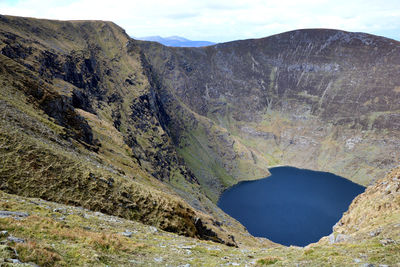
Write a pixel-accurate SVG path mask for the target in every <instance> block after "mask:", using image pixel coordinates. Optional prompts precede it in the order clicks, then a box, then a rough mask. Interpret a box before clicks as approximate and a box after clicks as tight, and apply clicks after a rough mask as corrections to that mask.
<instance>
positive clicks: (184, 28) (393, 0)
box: [0, 0, 400, 42]
mask: <svg viewBox="0 0 400 267" xmlns="http://www.w3.org/2000/svg"><path fill="white" fill-rule="evenodd" d="M0 14H3V15H15V16H26V17H36V18H47V19H59V20H75V19H79V20H86V19H87V20H89V19H90V20H93V19H96V20H110V21H113V22H115V23H117V24H118V25H120V26H121V27H122V28H124V29H125V30H126V32H127V33H128V34H129V35H130V36H133V37H135V36H136V37H144V36H153V35H159V36H163V37H166V36H173V35H178V36H182V37H185V38H188V39H191V40H206V41H213V42H226V41H232V40H238V39H248V38H261V37H266V36H270V35H273V34H277V33H281V32H285V31H290V30H295V29H304V28H331V29H341V30H346V31H356V32H367V33H371V34H376V35H381V36H385V37H389V38H393V39H396V40H400V0H334V1H332V0H298V1H292V0H163V1H162V0H140V1H138V0H130V1H123V0H69V1H67V0H58V1H57V0H0Z"/></svg>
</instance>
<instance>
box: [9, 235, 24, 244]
mask: <svg viewBox="0 0 400 267" xmlns="http://www.w3.org/2000/svg"><path fill="white" fill-rule="evenodd" d="M7 240H8V241H9V242H14V243H25V240H24V239H22V238H18V237H15V236H9V237H7Z"/></svg>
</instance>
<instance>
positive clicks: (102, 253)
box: [0, 168, 400, 266]
mask: <svg viewBox="0 0 400 267" xmlns="http://www.w3.org/2000/svg"><path fill="white" fill-rule="evenodd" d="M399 185H400V169H399V168H397V169H395V170H393V172H392V173H390V174H389V175H387V176H386V177H385V178H384V179H380V180H378V181H377V183H376V184H375V185H374V186H371V187H370V188H368V189H367V191H366V192H365V193H363V194H361V195H360V196H359V197H358V198H357V199H356V200H355V201H354V202H353V204H352V205H351V208H350V210H349V211H348V212H347V214H346V215H345V216H344V218H343V219H342V221H341V223H339V224H338V226H337V227H335V233H334V234H332V235H331V236H330V237H325V238H323V239H321V241H320V242H318V243H316V244H312V245H309V246H307V247H305V248H300V247H284V246H275V247H271V246H270V245H269V243H268V242H266V240H262V239H260V240H259V242H258V244H257V246H243V247H241V248H233V247H228V246H225V245H221V244H217V243H213V242H210V241H200V240H198V239H193V238H188V237H182V236H179V235H176V234H172V233H167V232H164V231H160V230H157V229H156V228H155V227H151V226H146V225H142V224H140V223H137V222H134V221H129V220H125V219H122V218H119V217H113V216H108V215H105V214H102V213H99V212H92V211H89V210H87V209H83V208H76V207H71V206H65V205H61V204H57V203H53V202H48V201H43V200H41V199H32V198H23V197H19V196H16V195H9V194H6V193H4V192H1V191H0V228H1V229H2V230H3V231H6V232H1V233H0V240H1V241H2V245H1V246H0V262H1V263H3V262H12V261H14V262H16V260H18V261H20V262H31V263H36V264H39V265H40V266H53V265H54V266H106V265H108V266H160V265H167V266H188V264H189V265H190V266H226V265H233V266H235V265H236V266H237V265H240V266H253V265H258V266H263V265H268V266H269V265H274V266H321V265H324V266H367V265H368V264H373V265H374V266H384V265H386V266H399V265H400V238H399V237H400V209H399V204H400V191H399ZM388 190H389V191H390V192H388ZM371 203H373V204H372V205H373V206H374V207H373V209H372V210H380V211H382V213H380V212H379V213H374V212H372V213H368V212H367V211H370V208H369V205H371ZM379 207H381V208H379ZM360 221H362V223H361V224H359V222H360ZM358 226H360V227H358ZM357 228H358V229H357ZM12 240H14V241H12ZM368 266H372V265H368Z"/></svg>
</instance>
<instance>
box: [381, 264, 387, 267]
mask: <svg viewBox="0 0 400 267" xmlns="http://www.w3.org/2000/svg"><path fill="white" fill-rule="evenodd" d="M379 267H389V265H386V264H379Z"/></svg>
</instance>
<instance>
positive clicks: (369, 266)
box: [361, 263, 375, 267]
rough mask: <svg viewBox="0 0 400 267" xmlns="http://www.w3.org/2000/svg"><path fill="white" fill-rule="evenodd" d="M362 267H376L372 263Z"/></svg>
mask: <svg viewBox="0 0 400 267" xmlns="http://www.w3.org/2000/svg"><path fill="white" fill-rule="evenodd" d="M361 267H375V265H373V264H372V263H364V264H363V265H361Z"/></svg>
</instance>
